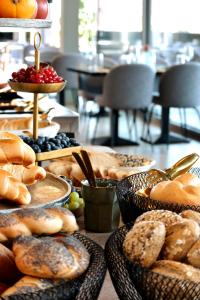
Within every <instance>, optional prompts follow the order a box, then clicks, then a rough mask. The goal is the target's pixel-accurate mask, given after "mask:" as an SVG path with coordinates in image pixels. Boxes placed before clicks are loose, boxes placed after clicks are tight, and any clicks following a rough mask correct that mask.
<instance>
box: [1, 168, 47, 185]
mask: <svg viewBox="0 0 200 300" xmlns="http://www.w3.org/2000/svg"><path fill="white" fill-rule="evenodd" d="M0 170H5V171H7V172H9V173H10V174H12V175H13V177H15V178H17V179H18V180H19V181H21V182H23V183H24V184H26V185H30V184H34V183H36V182H37V181H38V180H42V179H44V178H45V177H46V171H45V169H44V168H42V167H38V166H27V167H24V166H22V165H13V164H0Z"/></svg>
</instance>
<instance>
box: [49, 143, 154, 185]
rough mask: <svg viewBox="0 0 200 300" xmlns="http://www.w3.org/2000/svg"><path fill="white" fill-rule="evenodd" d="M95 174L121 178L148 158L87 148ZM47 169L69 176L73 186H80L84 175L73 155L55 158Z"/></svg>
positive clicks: (100, 176)
mask: <svg viewBox="0 0 200 300" xmlns="http://www.w3.org/2000/svg"><path fill="white" fill-rule="evenodd" d="M87 152H88V154H89V157H90V160H91V163H92V166H93V169H94V173H95V176H96V177H97V178H108V179H116V180H121V179H123V178H125V177H127V176H129V175H132V174H134V173H135V172H136V170H135V169H133V167H134V168H135V167H140V166H144V165H148V164H150V162H151V161H150V160H147V159H145V158H142V157H136V156H129V155H121V154H115V153H108V152H107V153H106V152H101V151H93V150H91V149H87ZM46 169H47V171H49V172H51V173H53V174H55V175H63V176H66V177H68V178H70V179H71V180H72V182H73V184H74V185H75V186H80V182H81V180H83V179H84V175H83V173H82V171H81V169H80V167H79V165H78V164H77V162H76V160H75V159H74V157H73V156H68V157H64V158H60V159H56V160H54V161H53V162H51V163H50V164H49V165H48V166H47V168H46Z"/></svg>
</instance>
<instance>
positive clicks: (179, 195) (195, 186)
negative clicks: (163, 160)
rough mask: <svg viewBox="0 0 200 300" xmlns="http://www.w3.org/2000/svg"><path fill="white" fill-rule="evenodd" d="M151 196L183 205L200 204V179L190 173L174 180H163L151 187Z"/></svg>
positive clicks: (158, 199)
mask: <svg viewBox="0 0 200 300" xmlns="http://www.w3.org/2000/svg"><path fill="white" fill-rule="evenodd" d="M150 198H151V199H153V200H157V201H163V202H168V203H178V204H181V205H200V179H199V178H198V177H197V176H195V175H193V174H190V173H188V174H183V175H180V176H178V177H177V178H176V179H175V180H173V181H170V180H168V181H162V182H160V183H158V184H156V185H155V186H154V187H153V188H152V189H151V192H150Z"/></svg>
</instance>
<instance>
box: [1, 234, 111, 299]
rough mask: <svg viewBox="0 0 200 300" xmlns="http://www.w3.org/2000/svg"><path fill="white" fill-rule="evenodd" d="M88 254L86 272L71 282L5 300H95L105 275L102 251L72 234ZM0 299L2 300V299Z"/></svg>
mask: <svg viewBox="0 0 200 300" xmlns="http://www.w3.org/2000/svg"><path fill="white" fill-rule="evenodd" d="M73 236H74V237H76V238H77V239H78V240H79V241H80V242H82V243H83V245H84V246H85V247H86V249H87V250H88V252H89V254H90V264H89V267H88V269H87V271H86V272H85V273H84V274H83V275H82V276H80V277H79V278H77V279H76V280H73V281H68V282H67V281H64V282H62V283H60V284H57V285H55V287H53V288H48V289H45V290H40V291H38V292H34V293H27V294H24V295H23V294H19V295H15V296H10V297H6V299H7V300H28V299H32V300H47V299H48V300H64V299H65V300H72V299H74V300H86V299H87V300H96V299H97V298H98V295H99V293H100V290H101V287H102V284H103V281H104V278H105V274H106V261H105V257H104V251H103V249H102V248H101V247H100V246H99V245H98V244H97V243H95V242H94V241H92V240H91V239H89V238H88V237H86V236H85V235H82V234H80V233H78V232H77V233H74V234H73ZM0 299H2V300H3V298H2V297H0Z"/></svg>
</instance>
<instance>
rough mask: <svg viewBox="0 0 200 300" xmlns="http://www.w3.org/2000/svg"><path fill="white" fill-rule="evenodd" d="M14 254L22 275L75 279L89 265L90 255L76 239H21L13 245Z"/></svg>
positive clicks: (68, 237) (70, 237)
mask: <svg viewBox="0 0 200 300" xmlns="http://www.w3.org/2000/svg"><path fill="white" fill-rule="evenodd" d="M13 253H14V255H15V263H16V265H17V267H18V269H19V270H20V271H21V272H22V273H24V274H26V275H31V276H35V277H40V278H51V279H67V280H71V279H74V278H76V277H78V276H79V275H81V274H82V273H83V272H84V271H85V270H86V269H87V267H88V265H89V253H88V252H87V250H86V249H85V247H84V246H83V245H82V244H81V242H80V241H79V240H77V239H76V238H74V237H73V236H67V237H60V238H50V237H45V238H40V239H37V238H35V237H19V238H18V239H17V240H16V241H14V243H13Z"/></svg>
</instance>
